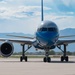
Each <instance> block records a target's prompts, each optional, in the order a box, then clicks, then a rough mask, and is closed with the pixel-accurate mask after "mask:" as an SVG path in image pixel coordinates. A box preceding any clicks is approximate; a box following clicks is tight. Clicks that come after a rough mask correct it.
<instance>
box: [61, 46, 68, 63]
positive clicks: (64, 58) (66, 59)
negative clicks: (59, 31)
mask: <svg viewBox="0 0 75 75" xmlns="http://www.w3.org/2000/svg"><path fill="white" fill-rule="evenodd" d="M64 60H65V61H66V62H68V56H66V45H64V51H63V56H61V61H62V62H63V61H64Z"/></svg>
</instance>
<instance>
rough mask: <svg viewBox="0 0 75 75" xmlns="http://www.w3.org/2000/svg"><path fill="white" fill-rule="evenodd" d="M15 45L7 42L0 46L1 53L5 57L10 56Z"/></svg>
mask: <svg viewBox="0 0 75 75" xmlns="http://www.w3.org/2000/svg"><path fill="white" fill-rule="evenodd" d="M13 51H14V47H13V44H12V43H11V42H5V43H3V44H2V45H1V47H0V53H1V55H2V56H3V57H9V56H11V55H12V54H13Z"/></svg>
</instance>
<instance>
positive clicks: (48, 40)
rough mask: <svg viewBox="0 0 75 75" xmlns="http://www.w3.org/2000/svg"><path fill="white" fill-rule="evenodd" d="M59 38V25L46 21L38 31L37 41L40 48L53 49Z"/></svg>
mask: <svg viewBox="0 0 75 75" xmlns="http://www.w3.org/2000/svg"><path fill="white" fill-rule="evenodd" d="M58 38H59V30H58V27H57V25H56V24H55V23H54V22H51V21H44V22H42V23H41V26H40V27H39V28H38V29H37V32H36V40H37V42H38V44H39V46H40V47H42V48H49V49H52V48H54V47H55V44H56V42H57V41H58Z"/></svg>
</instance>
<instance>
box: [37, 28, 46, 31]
mask: <svg viewBox="0 0 75 75" xmlns="http://www.w3.org/2000/svg"><path fill="white" fill-rule="evenodd" d="M38 31H47V28H39V29H38Z"/></svg>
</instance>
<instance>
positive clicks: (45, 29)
mask: <svg viewBox="0 0 75 75" xmlns="http://www.w3.org/2000/svg"><path fill="white" fill-rule="evenodd" d="M38 31H50V32H51V31H53V32H54V31H55V32H57V31H58V30H57V28H45V27H43V28H39V29H38Z"/></svg>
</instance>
